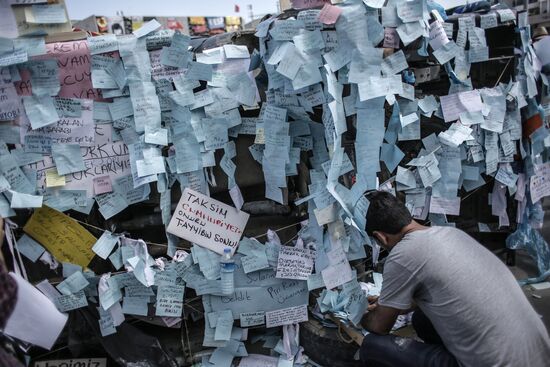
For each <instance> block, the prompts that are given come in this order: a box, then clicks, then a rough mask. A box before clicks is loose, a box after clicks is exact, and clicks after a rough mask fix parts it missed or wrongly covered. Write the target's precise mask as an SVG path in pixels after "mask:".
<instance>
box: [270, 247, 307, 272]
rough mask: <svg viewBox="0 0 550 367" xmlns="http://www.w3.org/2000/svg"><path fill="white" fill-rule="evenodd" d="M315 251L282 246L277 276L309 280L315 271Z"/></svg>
mask: <svg viewBox="0 0 550 367" xmlns="http://www.w3.org/2000/svg"><path fill="white" fill-rule="evenodd" d="M314 261H315V251H313V250H309V249H305V248H296V247H290V246H281V250H280V251H279V260H278V262H277V275H276V277H277V278H283V279H298V280H307V278H308V277H309V275H310V274H311V273H312V272H313V265H314V264H313V263H314Z"/></svg>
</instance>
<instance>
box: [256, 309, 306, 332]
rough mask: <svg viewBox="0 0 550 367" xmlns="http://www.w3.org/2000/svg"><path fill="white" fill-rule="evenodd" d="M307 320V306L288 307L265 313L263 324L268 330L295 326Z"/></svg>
mask: <svg viewBox="0 0 550 367" xmlns="http://www.w3.org/2000/svg"><path fill="white" fill-rule="evenodd" d="M307 320H308V318H307V305H301V306H296V307H289V308H284V309H281V310H275V311H270V312H266V313H265V323H266V327H268V328H270V327H275V326H281V325H291V324H297V323H300V322H303V321H307Z"/></svg>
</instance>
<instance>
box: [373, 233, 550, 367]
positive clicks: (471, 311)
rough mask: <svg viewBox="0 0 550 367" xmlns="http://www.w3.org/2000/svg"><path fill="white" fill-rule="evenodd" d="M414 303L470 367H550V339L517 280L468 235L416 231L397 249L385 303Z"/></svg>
mask: <svg viewBox="0 0 550 367" xmlns="http://www.w3.org/2000/svg"><path fill="white" fill-rule="evenodd" d="M412 301H414V302H415V303H416V304H417V305H418V306H419V307H420V309H421V310H422V311H423V312H424V313H425V314H426V316H428V318H429V319H430V320H431V321H432V323H433V325H434V327H435V329H436V330H437V332H438V333H439V335H440V336H441V338H442V339H443V341H444V343H445V346H446V347H447V349H448V350H449V351H450V352H451V353H452V354H453V355H454V356H455V357H456V358H457V359H458V360H459V362H460V363H461V365H463V366H476V367H477V366H510V367H512V366H514V367H515V366H530V367H539V366H540V367H543V366H548V365H550V340H549V339H548V333H547V331H546V329H545V327H544V325H543V323H542V322H541V320H540V319H539V317H538V316H537V314H536V313H535V311H534V310H533V308H532V307H531V305H530V304H529V302H528V300H527V299H526V297H525V295H524V294H523V291H522V290H521V288H520V287H519V286H518V284H517V282H516V280H515V279H514V277H513V275H512V274H511V273H510V271H509V270H508V269H507V268H506V266H505V265H504V264H503V263H502V262H501V261H500V260H499V259H498V258H497V257H496V256H494V255H493V254H492V253H491V252H489V251H488V250H487V249H485V248H484V247H483V246H481V245H480V244H479V243H477V242H476V241H475V240H474V239H472V238H471V237H469V236H468V235H467V234H465V233H464V232H462V231H459V230H457V229H454V228H451V227H431V228H429V229H426V230H419V231H414V232H411V233H408V234H406V235H405V237H404V238H403V239H402V240H401V242H399V244H397V245H396V246H395V247H394V248H393V249H392V251H391V253H390V255H389V256H388V258H387V260H386V265H385V269H384V283H383V287H382V293H381V296H380V299H379V304H381V305H383V306H388V307H394V308H398V309H407V308H409V307H410V306H411V302H412Z"/></svg>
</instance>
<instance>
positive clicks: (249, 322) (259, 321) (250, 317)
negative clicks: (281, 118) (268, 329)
mask: <svg viewBox="0 0 550 367" xmlns="http://www.w3.org/2000/svg"><path fill="white" fill-rule="evenodd" d="M264 322H265V312H263V311H257V312H245V313H242V314H241V327H250V326H257V325H263V324H264Z"/></svg>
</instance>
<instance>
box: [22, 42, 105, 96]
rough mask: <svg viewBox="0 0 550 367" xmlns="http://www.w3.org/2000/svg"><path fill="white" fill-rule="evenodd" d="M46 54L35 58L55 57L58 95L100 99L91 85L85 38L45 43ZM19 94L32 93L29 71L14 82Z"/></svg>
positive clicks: (24, 72)
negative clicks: (58, 87)
mask: <svg viewBox="0 0 550 367" xmlns="http://www.w3.org/2000/svg"><path fill="white" fill-rule="evenodd" d="M46 50H47V54H46V55H41V56H39V57H37V58H36V59H37V60H46V59H55V60H57V65H58V66H59V83H60V85H61V89H60V90H59V97H63V98H88V99H100V98H101V94H100V92H99V90H97V89H94V88H93V87H92V72H91V62H90V60H91V57H90V51H89V49H88V41H87V40H79V41H71V42H54V43H49V44H47V45H46ZM15 86H16V88H17V92H18V93H19V95H24V96H28V95H31V94H32V85H31V81H30V73H29V72H28V70H23V71H22V72H21V81H20V82H17V83H15Z"/></svg>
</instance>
